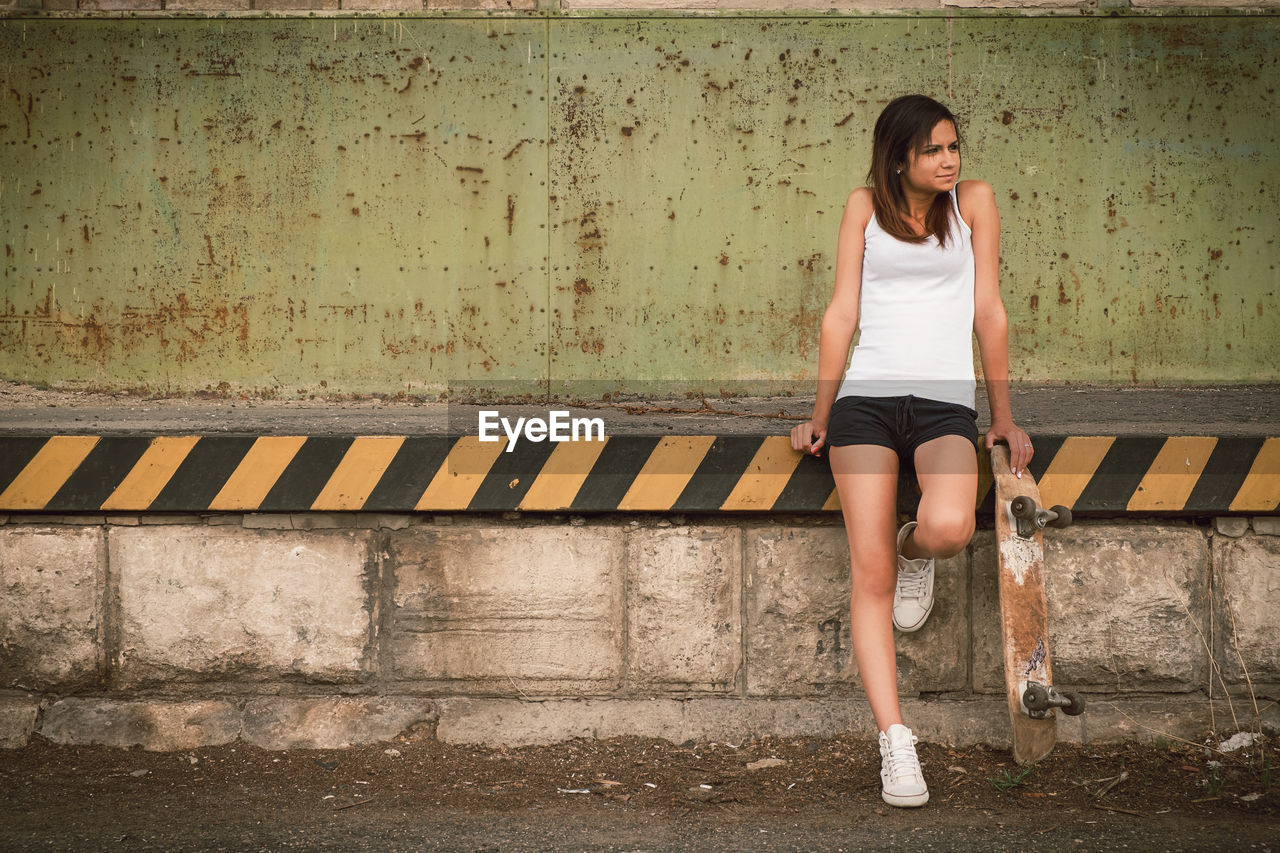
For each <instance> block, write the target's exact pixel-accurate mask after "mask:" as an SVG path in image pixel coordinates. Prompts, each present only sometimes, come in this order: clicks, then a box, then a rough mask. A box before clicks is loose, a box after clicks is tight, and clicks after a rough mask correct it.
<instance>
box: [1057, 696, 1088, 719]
mask: <svg viewBox="0 0 1280 853" xmlns="http://www.w3.org/2000/svg"><path fill="white" fill-rule="evenodd" d="M1064 698H1066V699H1067V700H1068V702H1067V704H1066V705H1064V706H1062V713H1064V714H1066V715H1067V716H1068V717H1078V716H1080V715H1081V714H1083V713H1084V697H1083V696H1081V695H1080V694H1079V693H1068V694H1066V695H1065V697H1064Z"/></svg>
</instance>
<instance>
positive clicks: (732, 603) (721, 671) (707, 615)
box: [627, 527, 743, 691]
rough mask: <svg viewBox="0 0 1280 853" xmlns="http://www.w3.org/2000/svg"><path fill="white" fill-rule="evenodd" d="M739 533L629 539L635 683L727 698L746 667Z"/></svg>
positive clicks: (643, 533)
mask: <svg viewBox="0 0 1280 853" xmlns="http://www.w3.org/2000/svg"><path fill="white" fill-rule="evenodd" d="M742 539H743V534H742V532H741V531H739V530H734V529H728V530H726V529H724V528H701V527H659V528H656V529H646V530H635V531H631V532H629V533H628V535H627V572H628V574H627V681H628V683H629V684H631V685H634V686H636V687H639V688H647V687H649V688H652V687H658V688H666V689H677V690H678V689H690V690H716V691H725V690H731V689H733V688H734V687H735V686H736V685H735V679H736V678H737V675H738V670H739V667H740V666H741V664H742V624H741V613H742V606H741V605H742V602H741V596H742V584H741V578H742Z"/></svg>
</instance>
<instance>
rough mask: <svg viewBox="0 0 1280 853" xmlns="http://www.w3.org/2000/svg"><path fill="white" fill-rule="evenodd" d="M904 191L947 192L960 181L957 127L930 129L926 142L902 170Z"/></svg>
mask: <svg viewBox="0 0 1280 853" xmlns="http://www.w3.org/2000/svg"><path fill="white" fill-rule="evenodd" d="M901 177H902V183H903V185H904V188H905V189H911V190H915V191H917V192H920V193H945V192H950V191H951V188H952V187H954V186H955V185H956V181H957V180H959V178H960V141H959V139H957V138H956V126H955V125H954V124H952V123H951V122H949V121H945V120H943V121H940V122H938V123H937V124H935V125H934V126H933V131H932V132H931V133H930V136H929V140H928V141H927V142H926V143H925V144H924V147H922V148H921V149H920V150H919V151H917V152H915V153H914V154H913V155H912V156H911V161H910V162H909V163H908V164H907V167H906V168H904V169H903V170H902V175H901Z"/></svg>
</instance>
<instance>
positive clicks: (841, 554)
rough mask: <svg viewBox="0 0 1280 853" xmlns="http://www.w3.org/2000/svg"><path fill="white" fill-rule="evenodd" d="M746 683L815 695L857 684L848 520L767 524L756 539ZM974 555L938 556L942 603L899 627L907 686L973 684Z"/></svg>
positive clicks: (751, 542) (762, 689) (752, 688)
mask: <svg viewBox="0 0 1280 853" xmlns="http://www.w3.org/2000/svg"><path fill="white" fill-rule="evenodd" d="M747 570H748V573H749V574H748V578H747V602H746V614H747V615H746V620H747V640H746V645H747V690H748V692H749V693H751V694H753V695H813V694H820V693H824V692H828V691H831V690H836V691H842V692H847V691H848V690H849V689H851V688H852V689H855V690H856V689H858V688H859V687H860V682H859V681H858V667H857V662H856V661H855V660H854V657H853V649H852V646H851V641H850V635H849V618H850V616H849V595H850V566H849V548H848V542H847V539H846V537H845V532H844V529H843V528H839V527H823V528H765V529H762V530H760V531H758V532H755V531H752V533H751V535H749V536H748V538H747ZM968 574H969V558H968V554H967V553H962V554H960V555H957V556H956V557H954V558H952V559H950V560H941V561H939V562H938V563H937V568H936V574H935V579H934V601H935V604H934V610H933V613H932V614H931V615H930V617H929V621H928V622H927V623H926V624H925V626H924V627H923V628H922V629H920V630H919V631H917V632H915V633H912V634H897V635H896V639H897V652H898V653H897V660H898V689H899V691H900V692H904V693H915V692H918V691H922V690H926V691H946V690H963V689H965V688H966V687H967V684H968V675H969V672H968V639H969V621H968Z"/></svg>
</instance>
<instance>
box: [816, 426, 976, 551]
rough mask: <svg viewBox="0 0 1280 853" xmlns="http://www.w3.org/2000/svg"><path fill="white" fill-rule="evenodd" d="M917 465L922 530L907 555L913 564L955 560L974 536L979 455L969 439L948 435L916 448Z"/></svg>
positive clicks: (904, 546)
mask: <svg viewBox="0 0 1280 853" xmlns="http://www.w3.org/2000/svg"><path fill="white" fill-rule="evenodd" d="M915 467H916V479H917V480H918V481H919V483H920V509H919V511H918V512H917V513H916V522H917V526H916V529H915V530H914V531H913V532H912V534H911V535H910V536H909V537H907V541H906V542H903V543H902V555H903V556H904V557H906V558H907V559H909V560H916V559H919V558H921V557H932V558H935V559H938V560H943V559H946V558H947V557H954V556H955V555H956V554H959V553H960V552H961V551H963V550H964V549H965V547H966V546H968V544H969V540H970V539H972V538H973V525H974V510H975V504H976V502H977V496H978V456H977V453H976V452H975V450H974V447H973V444H972V443H971V442H970V441H969V440H968V439H967V438H964V437H963V436H959V435H944V436H942V437H941V438H935V439H934V440H933V441H926V442H925V443H924V444H922V445H920V446H919V447H917V448H916V456H915ZM840 500H841V501H843V500H844V496H843V495H841V498H840Z"/></svg>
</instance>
